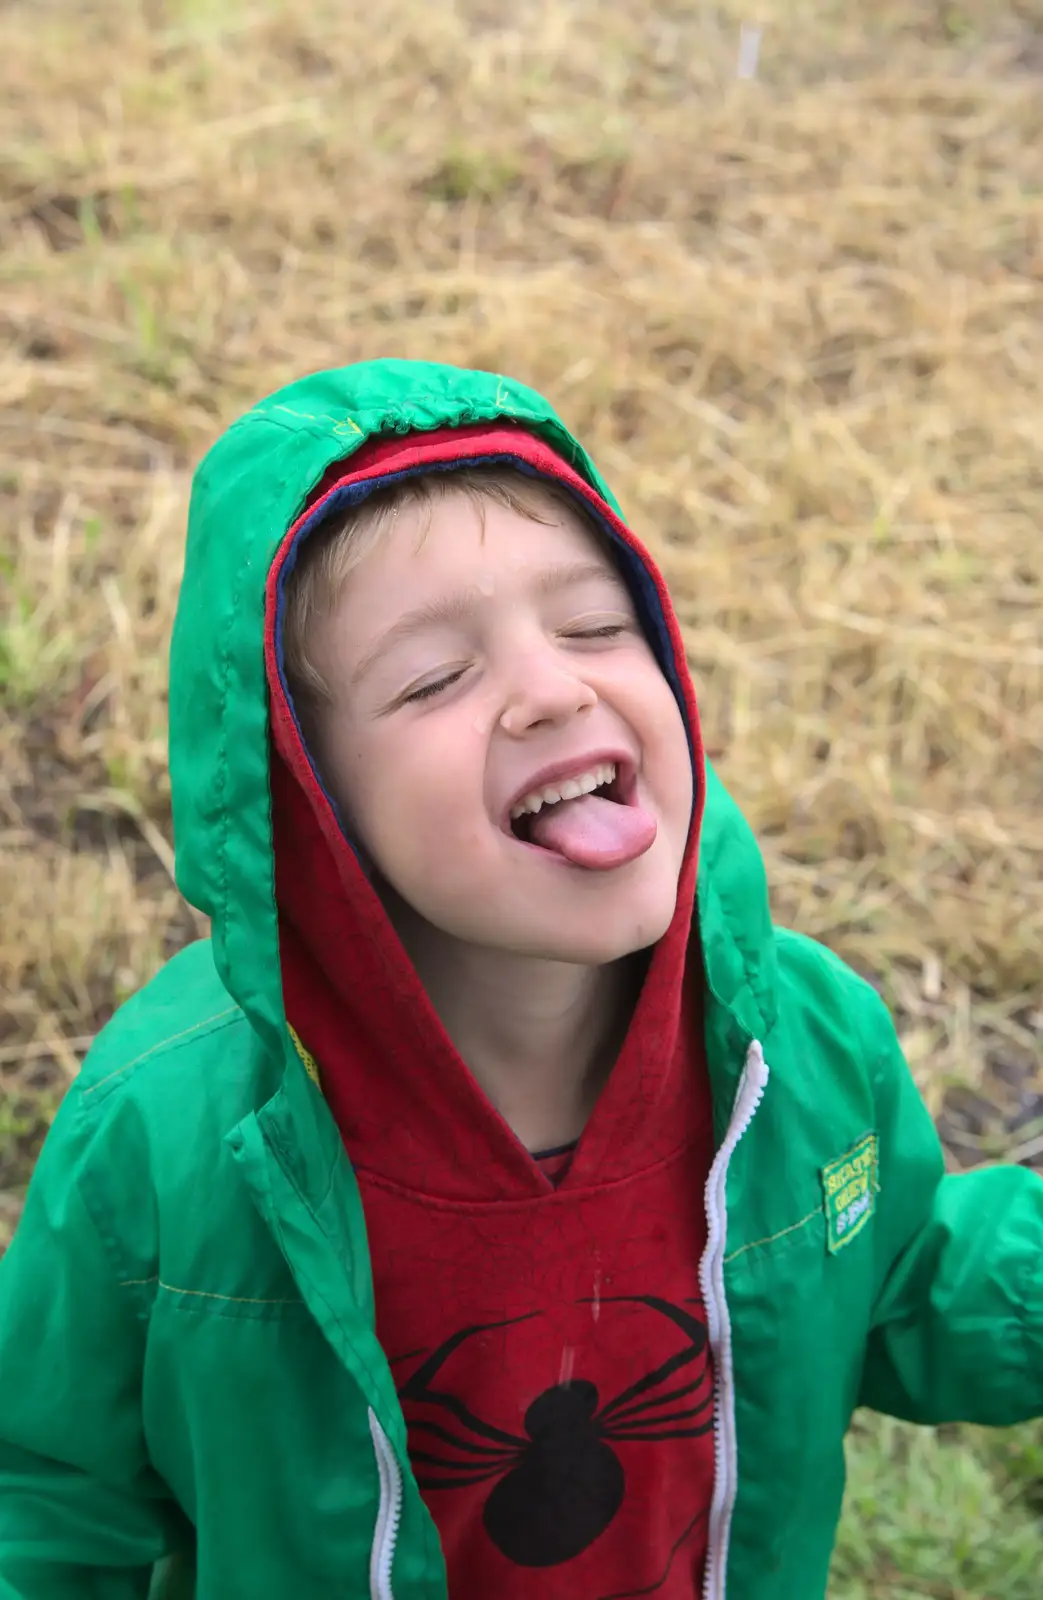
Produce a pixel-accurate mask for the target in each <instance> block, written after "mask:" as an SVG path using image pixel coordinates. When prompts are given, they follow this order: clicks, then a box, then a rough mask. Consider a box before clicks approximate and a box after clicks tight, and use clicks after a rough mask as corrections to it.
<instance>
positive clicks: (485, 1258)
mask: <svg viewBox="0 0 1043 1600" xmlns="http://www.w3.org/2000/svg"><path fill="white" fill-rule="evenodd" d="M465 461H466V462H467V463H468V464H476V463H478V462H488V461H498V462H503V461H510V462H512V463H514V464H520V465H522V466H523V467H528V468H529V469H530V470H535V471H536V472H537V473H539V474H542V475H545V476H547V477H553V478H555V479H557V481H558V482H560V483H563V484H565V485H566V487H568V488H569V489H570V490H571V491H572V492H573V493H574V494H576V495H577V496H579V497H581V498H582V499H583V500H584V501H585V502H586V504H587V506H588V508H589V509H590V510H591V511H593V513H594V514H595V516H596V517H598V518H599V519H600V521H601V523H602V524H603V526H604V527H605V529H606V531H607V532H608V533H609V535H610V536H611V537H612V538H613V539H614V540H615V542H616V543H617V547H618V548H619V550H620V554H621V564H622V565H623V567H624V570H625V572H628V575H629V579H630V581H631V584H632V587H633V588H634V589H635V594H636V596H637V594H638V593H639V595H640V600H639V608H640V607H643V608H644V612H643V614H644V616H645V618H646V626H647V627H648V628H649V632H650V635H651V636H652V640H653V643H654V645H655V646H656V648H657V651H658V653H659V657H660V662H661V665H662V666H663V667H664V670H665V671H666V672H667V675H668V676H669V677H670V678H671V681H672V683H673V684H674V688H675V693H677V694H678V696H679V698H680V700H681V702H682V710H683V712H684V715H685V720H686V724H687V726H688V729H689V736H690V742H691V747H692V753H693V763H694V766H695V780H696V791H695V792H696V805H695V808H694V815H693V820H692V826H691V832H690V837H689V841H688V849H687V852H686V855H685V860H684V864H683V866H682V871H681V877H680V883H679V892H678V902H677V909H676V912H675V915H674V918H673V921H672V923H671V926H670V928H669V930H668V932H667V933H666V935H665V936H664V937H663V939H662V940H661V941H660V942H659V944H658V945H657V946H656V947H655V948H654V950H653V951H652V952H651V958H650V961H649V965H648V970H647V973H646V976H645V979H644V983H643V987H642V990H641V994H640V997H639V999H638V1002H637V1005H636V1008H635V1011H634V1015H633V1019H632V1022H631V1025H630V1028H629V1031H628V1033H627V1036H626V1039H625V1042H624V1044H623V1047H622V1050H621V1052H620V1055H619V1057H618V1060H617V1062H616V1064H615V1066H614V1068H613V1071H612V1073H611V1075H610V1078H609V1081H608V1083H607V1085H606V1087H605V1089H604V1090H603V1092H602V1095H601V1098H600V1100H599V1101H598V1104H597V1106H596V1108H595V1110H594V1112H593V1114H592V1116H591V1117H590V1120H589V1122H588V1124H587V1126H586V1128H585V1129H584V1131H583V1134H582V1137H581V1138H580V1140H579V1141H578V1144H577V1145H576V1147H575V1148H574V1149H573V1150H568V1151H565V1152H552V1153H539V1152H537V1153H536V1154H535V1155H534V1154H533V1153H530V1152H529V1151H527V1150H525V1149H524V1148H523V1147H522V1145H521V1144H520V1143H519V1142H518V1140H517V1139H516V1137H515V1136H514V1134H513V1133H512V1132H511V1129H510V1128H509V1127H508V1126H507V1124H506V1123H505V1122H504V1120H503V1119H502V1117H501V1116H500V1115H499V1113H498V1112H497V1111H496V1110H495V1109H494V1108H493V1106H492V1105H491V1103H490V1102H489V1101H488V1100H487V1099H486V1097H485V1096H484V1094H483V1093H482V1092H481V1091H480V1090H479V1088H478V1087H477V1085H476V1083H475V1082H474V1079H473V1078H472V1077H471V1075H470V1073H469V1072H468V1070H467V1068H466V1066H465V1065H464V1063H463V1061H462V1060H461V1058H460V1057H459V1055H458V1054H457V1052H456V1050H455V1049H454V1047H453V1045H452V1043H451V1041H450V1039H449V1038H448V1036H447V1035H446V1033H445V1031H444V1029H443V1027H442V1025H441V1022H440V1021H439V1019H438V1017H437V1015H436V1013H435V1011H434V1009H433V1007H432V1005H431V1003H430V1002H429V1000H428V998H427V996H426V994H425V992H424V990H423V988H422V987H421V985H420V982H419V980H418V978H417V976H416V973H415V972H414V970H413V968H412V966H411V965H410V963H409V961H408V960H407V958H406V956H405V954H404V952H403V950H402V947H401V944H400V943H399V941H398V939H397V937H396V935H395V933H394V932H393V930H392V928H391V925H390V923H389V921H388V919H387V917H386V915H385V913H384V910H383V907H382V905H381V903H380V901H379V899H378V897H377V895H376V893H375V892H374V890H373V888H372V887H371V885H370V883H369V881H368V879H367V876H366V873H365V871H364V869H363V867H362V866H361V865H360V863H359V860H358V858H357V856H356V853H355V851H354V849H353V848H352V845H351V844H350V842H349V841H348V840H347V839H346V838H345V836H344V834H343V832H342V831H341V828H340V825H339V822H338V820H337V817H336V815H335V811H334V808H333V806H332V804H331V802H330V801H329V799H328V797H327V796H326V794H325V792H324V790H323V788H322V785H321V782H320V781H319V779H318V777H317V775H316V772H315V770H314V768H313V766H312V763H311V761H310V758H309V757H308V754H307V752H306V750H305V748H304V745H303V742H302V738H301V734H300V729H299V726H298V724H297V722H296V718H295V716H294V714H293V710H292V706H291V705H290V701H289V696H288V691H287V688H286V683H285V677H284V674H283V670H282V663H281V659H280V656H281V652H280V607H281V602H282V595H283V592H284V587H285V579H286V576H287V573H288V571H289V570H290V569H291V567H292V563H293V559H294V555H295V552H296V550H297V549H298V548H299V540H300V539H301V538H303V537H306V536H307V535H308V534H309V533H310V532H311V531H312V530H313V529H314V528H315V527H316V526H317V525H318V524H319V523H320V522H321V521H322V520H323V518H324V517H325V516H327V515H329V514H330V512H331V511H332V510H334V509H335V508H336V507H337V506H338V505H341V504H343V503H344V502H345V501H346V500H349V499H351V500H355V499H357V498H358V497H359V496H361V495H364V494H365V493H366V492H367V487H368V486H377V485H383V484H385V483H386V482H387V481H388V479H389V477H390V478H394V477H397V476H399V475H402V474H407V473H409V474H411V473H415V472H417V471H425V470H426V471H430V470H432V469H434V468H441V469H442V470H445V469H447V468H451V466H452V464H454V463H463V462H465ZM267 656H268V670H269V684H270V689H271V702H272V726H273V733H274V742H275V747H276V748H275V753H274V758H273V764H272V802H273V826H274V834H275V856H276V892H277V898H278V903H279V911H280V937H281V952H282V969H283V986H284V992H285V1000H286V1010H287V1016H288V1019H289V1021H290V1023H291V1025H292V1026H293V1028H294V1030H295V1031H296V1033H297V1034H298V1035H299V1037H300V1038H301V1040H302V1041H303V1042H304V1045H305V1046H306V1047H307V1049H308V1051H310V1052H311V1054H312V1055H313V1056H314V1057H315V1058H316V1060H317V1062H318V1063H319V1071H320V1075H321V1081H322V1085H323V1089H324V1092H325V1095H326V1098H327V1101H328V1103H329V1106H330V1109H331V1111H332V1114H333V1116H334V1117H335V1118H336V1121H337V1124H338V1127H339V1129H340V1131H341V1134H342V1136H343V1139H344V1144H345V1146H346V1149H347V1152H348V1155H349V1157H350V1159H351V1162H352V1165H353V1166H354V1169H355V1172H356V1174H357V1178H358V1183H359V1189H360V1191H361V1196H362V1202H363V1207H364V1210H365V1216H366V1223H367V1229H368V1235H369V1242H370V1251H371V1257H372V1264H373V1288H374V1298H375V1314H376V1327H377V1333H378V1337H379V1339H380V1342H381V1344H382V1346H383V1348H384V1350H385V1351H386V1353H387V1356H388V1359H389V1361H390V1362H391V1367H392V1371H393V1373H394V1375H395V1380H396V1386H397V1389H398V1393H399V1397H400V1399H401V1401H402V1405H403V1409H404V1413H405V1417H406V1422H407V1425H408V1435H409V1453H410V1460H411V1464H412V1467H413V1471H414V1473H415V1475H416V1479H417V1482H418V1485H419V1487H420V1490H421V1493H422V1495H423V1498H424V1501H425V1503H426V1504H427V1506H428V1508H429V1510H430V1512H431V1515H432V1517H433V1519H434V1523H435V1526H436V1527H437V1529H438V1533H439V1536H440V1538H441V1542H442V1548H443V1550H444V1553H445V1558H446V1564H447V1569H448V1580H449V1593H450V1595H451V1596H452V1600H533V1597H535V1596H536V1595H537V1594H538V1595H539V1596H540V1600H624V1597H631V1596H639V1595H640V1596H645V1595H653V1596H656V1597H657V1600H694V1597H695V1596H697V1595H698V1594H700V1593H701V1586H702V1580H703V1568H704V1564H705V1555H706V1527H707V1517H708V1512H709V1506H710V1499H711V1493H712V1487H713V1468H714V1452H713V1378H712V1368H711V1359H710V1351H709V1346H708V1340H707V1332H706V1321H705V1313H704V1308H703V1303H702V1296H701V1291H700V1287H699V1275H698V1268H699V1262H700V1258H701V1256H702V1252H703V1248H704V1245H705V1237H706V1227H705V1217H704V1211H703V1192H704V1188H705V1183H706V1178H707V1174H708V1172H709V1167H710V1163H711V1160H712V1153H713V1151H712V1126H711V1111H710V1099H709V1087H708V1082H707V1077H706V1071H705V1063H704V1058H703V1046H702V1008H701V1003H700V1000H701V985H702V966H701V962H700V961H699V959H698V953H697V951H695V950H694V948H692V945H693V940H694V937H695V934H694V926H693V908H694V889H695V872H696V851H697V839H698V825H699V818H700V815H701V810H702V794H703V770H702V753H701V745H700V739H699V729H698V719H697V713H696V708H695V702H694V695H693V692H692V688H691V683H690V679H689V677H688V673H687V669H686V666H685V661H684V652H683V647H682V644H681V639H680V634H679V630H678V628H677V623H676V619H675V618H674V615H673V612H672V609H671V607H670V602H669V599H668V597H667V594H666V590H665V587H664V585H663V582H662V579H661V577H660V576H659V574H658V572H657V571H656V569H655V567H654V565H653V563H652V561H651V559H650V557H649V556H648V555H647V554H646V553H645V552H644V551H643V550H642V549H641V548H640V546H639V545H638V544H637V541H636V540H635V539H634V538H633V535H632V534H630V533H629V531H628V530H627V529H626V528H625V527H624V525H623V524H622V523H621V522H620V521H619V519H618V518H617V517H616V516H615V515H614V513H613V512H612V511H611V510H610V508H609V507H608V506H607V505H606V504H605V503H604V502H603V501H602V500H601V499H600V498H599V497H598V495H597V494H595V493H594V491H593V490H592V489H591V488H590V487H589V486H588V485H587V484H586V483H585V482H583V481H582V480H581V479H580V478H579V477H578V476H577V475H576V474H575V473H574V472H573V471H572V469H571V468H569V467H568V466H567V465H566V464H565V463H564V462H563V461H562V460H561V459H560V458H558V457H557V456H556V455H554V454H553V452H552V451H551V450H550V449H549V448H548V447H547V446H546V445H545V444H543V443H542V442H540V441H539V440H537V439H536V438H535V437H533V436H532V435H529V434H527V433H525V432H523V431H522V430H520V429H518V428H517V427H514V426H512V425H509V424H505V425H497V426H489V427H465V428H459V429H453V430H450V429H446V430H439V431H438V432H436V433H429V434H422V435H411V436H409V437H407V438H405V439H401V438H395V439H391V440H386V441H382V442H380V443H379V444H376V445H370V446H367V447H365V448H364V449H363V450H362V451H360V452H359V453H358V454H357V455H356V456H354V457H352V458H351V460H350V462H347V463H344V464H342V466H341V467H340V468H338V469H336V470H335V471H333V472H332V473H331V474H329V475H328V476H327V480H326V481H325V482H324V483H323V484H322V485H320V486H319V490H318V491H317V496H316V497H313V503H312V505H311V506H309V508H308V509H307V510H306V511H305V513H304V515H303V516H302V517H301V518H300V519H299V521H298V522H297V524H295V526H294V528H292V529H291V530H290V532H289V534H288V535H287V538H286V541H285V542H284V545H283V548H282V551H281V552H280V555H279V558H278V559H277V561H276V563H275V566H274V567H273V572H272V577H271V579H270V581H269V587H268V629H267Z"/></svg>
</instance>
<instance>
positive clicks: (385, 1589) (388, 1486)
mask: <svg viewBox="0 0 1043 1600" xmlns="http://www.w3.org/2000/svg"><path fill="white" fill-rule="evenodd" d="M369 1431H370V1435H371V1436H372V1439H373V1453H374V1455H375V1456H376V1458H377V1474H378V1476H379V1478H380V1505H379V1507H378V1508H377V1526H376V1529H375V1530H374V1533H373V1549H372V1551H371V1552H370V1558H369V1596H370V1600H395V1597H394V1594H393V1593H392V1589H391V1568H392V1566H393V1565H394V1561H395V1545H396V1544H397V1542H398V1528H399V1523H400V1522H401V1520H402V1469H401V1468H400V1466H399V1464H398V1461H397V1460H396V1459H395V1452H394V1450H393V1449H392V1448H391V1440H390V1439H389V1438H388V1436H387V1434H386V1433H385V1432H384V1430H383V1428H382V1427H381V1426H380V1423H379V1422H378V1421H377V1418H376V1413H375V1412H374V1411H373V1408H372V1406H371V1407H370V1411H369Z"/></svg>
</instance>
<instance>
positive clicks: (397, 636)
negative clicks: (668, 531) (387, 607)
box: [351, 561, 626, 687]
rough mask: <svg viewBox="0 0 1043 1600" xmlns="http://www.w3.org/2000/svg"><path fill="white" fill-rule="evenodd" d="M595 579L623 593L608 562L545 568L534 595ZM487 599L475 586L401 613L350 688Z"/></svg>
mask: <svg viewBox="0 0 1043 1600" xmlns="http://www.w3.org/2000/svg"><path fill="white" fill-rule="evenodd" d="M594 578H607V579H608V580H609V582H611V583H615V584H616V585H617V586H618V587H619V588H621V589H624V590H625V589H626V585H625V584H624V582H623V579H622V578H621V577H620V575H619V573H618V572H616V571H614V569H613V568H612V567H611V566H609V565H608V563H607V562H601V561H571V562H567V563H565V564H563V565H559V566H554V567H546V568H545V569H544V570H543V571H542V572H539V573H537V575H536V577H535V578H534V579H533V584H532V587H533V591H534V592H535V593H536V594H538V595H539V596H541V597H542V598H546V597H548V596H550V595H553V594H559V593H560V592H561V591H562V590H563V589H571V588H573V587H575V586H576V585H577V584H580V583H589V582H590V581H591V580H592V579H594ZM487 598H488V596H487V595H485V594H483V593H482V591H481V590H480V589H479V588H478V587H477V585H472V586H471V587H470V588H467V589H461V590H459V591H458V592H457V593H456V594H447V595H440V596H439V597H438V599H436V600H428V601H426V602H425V603H424V605H422V606H417V607H416V608H415V609H414V610H412V611H404V612H403V613H402V615H401V616H400V617H399V618H398V619H397V620H396V621H395V622H393V623H392V624H391V626H390V628H387V629H385V631H384V632H383V633H382V634H381V635H380V637H379V638H378V639H375V640H374V642H373V644H372V645H371V646H370V648H369V649H368V650H367V651H366V654H365V655H364V656H363V657H362V660H361V661H360V662H359V664H358V666H357V667H356V668H355V670H354V672H353V673H352V674H351V684H352V687H355V686H356V685H357V684H359V683H361V681H362V679H363V678H364V677H365V676H366V674H367V673H368V672H370V671H371V670H372V668H373V667H374V666H375V665H376V662H377V661H378V660H379V658H380V657H381V656H382V655H384V654H385V652H386V651H387V650H389V649H390V648H391V646H392V645H393V644H398V643H399V642H400V641H401V640H402V639H410V638H412V637H413V636H414V635H415V634H418V633H422V632H423V631H424V629H425V628H431V627H437V626H438V625H439V624H444V623H447V622H449V623H451V622H464V621H466V620H467V618H468V617H470V616H472V615H473V614H474V612H475V611H476V610H477V609H478V607H479V606H480V605H481V603H482V601H483V600H484V599H487Z"/></svg>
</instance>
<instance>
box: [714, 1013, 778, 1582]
mask: <svg viewBox="0 0 1043 1600" xmlns="http://www.w3.org/2000/svg"><path fill="white" fill-rule="evenodd" d="M769 1075H770V1074H769V1069H768V1063H767V1062H766V1061H765V1059H764V1051H763V1049H762V1048H761V1046H760V1045H759V1044H758V1043H757V1041H756V1040H754V1042H753V1043H752V1044H751V1045H750V1048H749V1050H748V1051H747V1052H746V1065H745V1067H744V1068H743V1073H742V1077H741V1078H740V1079H739V1087H738V1090H737V1091H736V1095H735V1106H734V1109H733V1111H732V1116H731V1121H730V1122H729V1124H728V1131H727V1133H726V1134H725V1136H724V1143H723V1144H722V1145H721V1148H720V1149H719V1150H718V1152H717V1155H716V1157H715V1159H714V1163H713V1166H712V1167H711V1168H710V1176H709V1178H708V1179H707V1183H706V1223H707V1239H706V1249H705V1251H704V1252H703V1259H702V1261H701V1262H700V1263H699V1284H700V1287H701V1289H702V1293H703V1303H704V1304H705V1306H706V1326H707V1332H708V1333H709V1336H710V1346H711V1349H712V1350H713V1359H714V1391H715V1392H714V1457H715V1461H714V1480H713V1500H712V1501H711V1504H710V1526H709V1535H708V1542H707V1554H706V1582H705V1584H704V1586H703V1596H704V1600H725V1583H726V1581H727V1572H728V1542H729V1539H730V1536H731V1526H732V1512H733V1511H734V1510H735V1496H736V1494H737V1492H738V1488H739V1459H738V1446H737V1441H736V1436H735V1371H734V1368H733V1366H732V1325H731V1320H730V1318H729V1316H728V1301H727V1297H726V1296H725V1292H724V1257H725V1251H726V1249H727V1242H728V1201H727V1181H728V1166H729V1163H730V1162H731V1159H732V1156H733V1155H734V1154H735V1149H736V1146H737V1145H738V1143H739V1141H740V1139H741V1138H742V1136H743V1134H744V1133H745V1132H746V1130H747V1128H748V1127H749V1125H750V1123H751V1122H752V1121H753V1118H754V1115H755V1114H756V1111H757V1107H758V1106H759V1105H760V1103H761V1101H762V1099H763V1098H764V1091H765V1089H766V1088H767V1086H768V1078H769Z"/></svg>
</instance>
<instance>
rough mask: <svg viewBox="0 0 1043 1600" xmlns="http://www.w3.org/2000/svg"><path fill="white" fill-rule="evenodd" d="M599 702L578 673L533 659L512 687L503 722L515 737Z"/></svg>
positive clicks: (504, 728)
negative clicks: (538, 664) (542, 663)
mask: <svg viewBox="0 0 1043 1600" xmlns="http://www.w3.org/2000/svg"><path fill="white" fill-rule="evenodd" d="M597 703H598V697H597V694H596V693H595V692H594V690H593V689H592V688H591V686H590V685H589V684H588V683H584V681H583V679H582V678H579V677H577V676H576V674H575V673H572V672H566V671H562V669H561V666H560V665H552V666H537V665H536V664H535V663H531V662H530V663H529V664H528V667H527V670H526V671H524V672H523V673H521V674H520V675H519V678H518V681H517V684H516V686H515V687H514V688H513V689H512V692H511V695H510V698H509V699H508V702H507V705H506V706H505V707H504V710H503V713H502V715H501V717H500V726H501V728H502V729H503V731H504V732H505V733H507V734H510V735H511V737H512V738H519V737H521V736H522V735H523V734H526V733H528V732H529V730H530V729H532V728H536V727H539V726H540V724H541V723H551V724H552V725H553V724H555V723H560V722H567V721H568V719H569V718H570V717H574V716H576V715H577V714H578V713H579V712H581V711H589V710H590V709H591V708H592V707H593V706H596V705H597Z"/></svg>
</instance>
